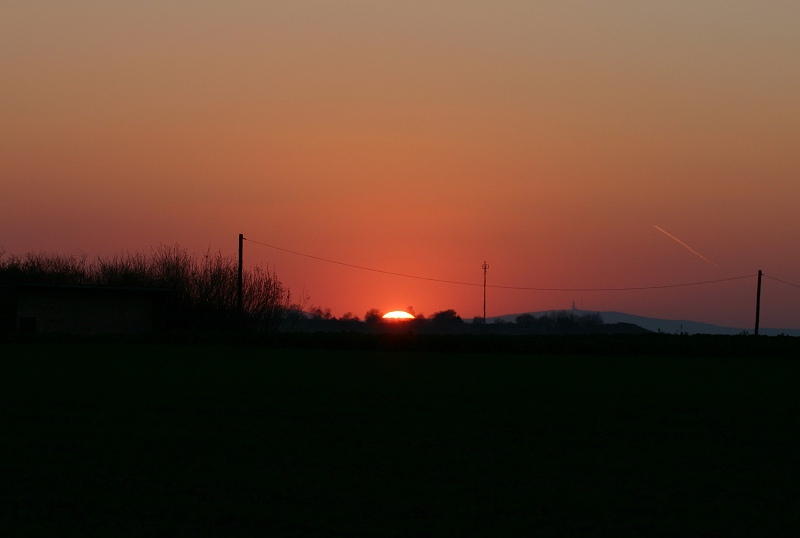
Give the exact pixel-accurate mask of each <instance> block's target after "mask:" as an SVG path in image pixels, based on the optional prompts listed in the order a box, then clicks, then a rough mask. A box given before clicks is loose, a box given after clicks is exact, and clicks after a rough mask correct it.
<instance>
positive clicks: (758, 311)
mask: <svg viewBox="0 0 800 538" xmlns="http://www.w3.org/2000/svg"><path fill="white" fill-rule="evenodd" d="M762 274H763V273H762V272H761V269H759V270H758V289H757V290H756V330H755V332H754V334H755V335H756V336H758V320H759V317H760V316H761V275H762Z"/></svg>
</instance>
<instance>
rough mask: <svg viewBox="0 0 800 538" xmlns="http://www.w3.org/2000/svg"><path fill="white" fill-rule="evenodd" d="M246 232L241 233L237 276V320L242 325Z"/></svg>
mask: <svg viewBox="0 0 800 538" xmlns="http://www.w3.org/2000/svg"><path fill="white" fill-rule="evenodd" d="M243 243H244V234H239V271H238V273H237V276H236V322H237V324H238V325H239V326H240V327H241V325H242V247H243V246H244V245H243Z"/></svg>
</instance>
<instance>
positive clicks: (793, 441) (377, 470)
mask: <svg viewBox="0 0 800 538" xmlns="http://www.w3.org/2000/svg"><path fill="white" fill-rule="evenodd" d="M0 389H1V391H0V411H1V412H2V415H0V416H2V419H1V420H2V434H1V436H0V446H2V448H3V454H4V455H3V456H2V458H1V459H0V476H1V477H2V486H0V491H2V498H0V506H2V509H0V518H2V528H0V534H2V535H4V536H47V535H51V536H63V535H67V534H76V533H82V534H90V535H100V536H112V535H131V536H150V535H185V536H199V535H205V536H230V535H261V536H263V535H274V536H353V535H365V536H414V535H423V536H425V535H450V536H458V535H478V536H509V535H525V536H548V535H552V536H564V535H598V534H601V533H602V534H609V533H611V534H612V535H613V534H616V535H631V536H686V535H692V536H798V535H800V461H799V460H800V431H799V429H798V425H799V424H798V418H799V417H800V390H799V389H800V360H795V359H787V358H775V357H773V358H752V357H746V356H745V357H742V356H739V357H736V358H725V357H711V358H710V357H702V356H701V357H697V356H693V357H684V358H680V357H677V356H649V355H641V356H633V355H630V354H627V352H626V354H625V355H616V356H615V355H613V354H608V353H606V354H603V355H588V354H584V355H559V354H556V353H545V354H541V353H525V354H522V353H490V352H486V351H484V352H481V353H470V352H458V353H455V352H434V351H419V350H417V351H413V350H403V351H385V350H369V349H361V350H358V351H348V350H346V349H340V350H324V349H275V348H271V347H265V346H257V345H250V346H233V345H215V344H206V345H189V344H171V345H169V344H141V343H140V344H134V345H123V344H119V343H116V344H115V343H86V342H85V343H28V344H25V343H5V344H0ZM3 529H5V530H6V532H2V531H3Z"/></svg>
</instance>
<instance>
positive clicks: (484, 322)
mask: <svg viewBox="0 0 800 538" xmlns="http://www.w3.org/2000/svg"><path fill="white" fill-rule="evenodd" d="M481 267H483V324H484V325H486V270H487V269H488V268H489V264H488V263H486V261H485V260H484V262H483V265H482V266H481Z"/></svg>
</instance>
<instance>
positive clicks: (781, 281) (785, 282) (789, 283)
mask: <svg viewBox="0 0 800 538" xmlns="http://www.w3.org/2000/svg"><path fill="white" fill-rule="evenodd" d="M764 276H765V277H767V278H770V279H772V280H777V281H778V282H780V283H782V284H788V285H789V286H794V287H795V288H800V285H798V284H793V283H791V282H787V281H785V280H781V279H780V278H775V277H774V276H769V275H767V274H765V275H764Z"/></svg>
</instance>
